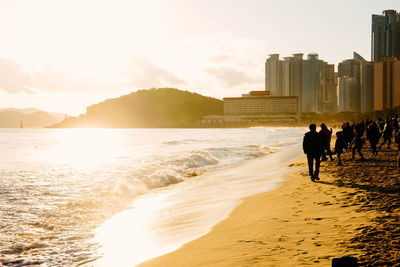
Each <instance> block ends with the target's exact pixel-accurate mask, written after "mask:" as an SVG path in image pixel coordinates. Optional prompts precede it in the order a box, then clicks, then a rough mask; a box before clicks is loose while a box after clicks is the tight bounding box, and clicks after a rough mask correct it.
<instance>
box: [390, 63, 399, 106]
mask: <svg viewBox="0 0 400 267" xmlns="http://www.w3.org/2000/svg"><path fill="white" fill-rule="evenodd" d="M392 106H393V107H394V108H397V107H399V106H400V60H397V61H395V62H393V103H392Z"/></svg>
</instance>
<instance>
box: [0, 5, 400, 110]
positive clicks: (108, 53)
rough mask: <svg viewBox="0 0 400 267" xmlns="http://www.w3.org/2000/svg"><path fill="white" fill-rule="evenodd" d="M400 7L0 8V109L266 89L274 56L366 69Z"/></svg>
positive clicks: (221, 94)
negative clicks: (388, 12)
mask: <svg viewBox="0 0 400 267" xmlns="http://www.w3.org/2000/svg"><path fill="white" fill-rule="evenodd" d="M384 9H396V10H398V11H400V1H399V0H380V1H376V0H351V1H348V0H347V1H346V0H337V1H325V0H303V1H299V0H281V1H275V0H251V1H250V0H247V1H246V0H141V1H136V0H131V1H111V0H110V1H99V0H98V1H85V0H80V1H73V0H67V1H57V0H35V1H29V0H27V1H18V0H16V1H11V0H10V1H4V0H2V1H0V108H8V107H18V108H24V107H35V108H39V109H43V110H46V111H53V112H60V113H68V114H72V115H77V114H79V113H83V112H85V109H86V107H87V106H88V105H91V104H94V103H97V102H100V101H102V100H104V99H106V98H110V97H118V96H120V95H123V94H126V93H129V92H132V91H135V90H137V89H142V88H152V87H175V88H179V89H185V90H189V91H194V92H198V93H200V94H203V95H207V96H213V97H217V98H222V97H224V96H237V95H240V94H241V93H244V92H247V91H249V90H263V89H264V62H265V59H266V58H267V57H268V54H271V53H279V54H281V56H288V55H290V54H292V53H299V52H301V53H304V54H307V53H309V52H317V53H319V54H320V58H321V59H323V60H325V61H327V62H329V63H334V64H335V65H337V63H338V62H340V61H342V60H343V59H347V58H351V57H352V53H353V51H357V52H358V53H359V54H361V55H362V56H364V57H365V58H366V59H367V60H370V56H371V55H370V34H371V14H373V13H374V14H381V12H382V10H384Z"/></svg>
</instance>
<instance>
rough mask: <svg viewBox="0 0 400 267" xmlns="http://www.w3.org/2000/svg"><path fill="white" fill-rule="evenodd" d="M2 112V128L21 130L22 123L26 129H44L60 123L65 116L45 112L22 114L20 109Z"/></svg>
mask: <svg viewBox="0 0 400 267" xmlns="http://www.w3.org/2000/svg"><path fill="white" fill-rule="evenodd" d="M4 110H5V111H1V110H0V128H19V127H20V123H21V121H22V124H23V127H25V128H43V127H45V126H48V125H51V124H54V123H57V122H60V121H61V120H62V119H63V118H64V116H63V115H60V114H58V115H57V114H51V113H47V112H44V111H38V110H33V109H32V113H31V112H21V111H18V109H11V108H10V109H4Z"/></svg>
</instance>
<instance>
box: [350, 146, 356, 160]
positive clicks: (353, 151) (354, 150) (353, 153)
mask: <svg viewBox="0 0 400 267" xmlns="http://www.w3.org/2000/svg"><path fill="white" fill-rule="evenodd" d="M355 155H356V146H354V147H353V148H352V150H351V158H352V159H354V156H355Z"/></svg>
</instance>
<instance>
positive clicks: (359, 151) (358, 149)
mask: <svg viewBox="0 0 400 267" xmlns="http://www.w3.org/2000/svg"><path fill="white" fill-rule="evenodd" d="M357 153H358V155H360V157H361V159H362V160H364V159H365V158H364V156H363V154H362V153H361V147H359V148H357Z"/></svg>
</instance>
